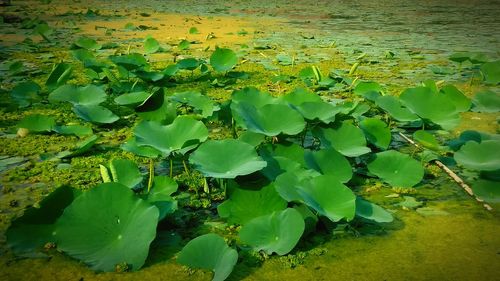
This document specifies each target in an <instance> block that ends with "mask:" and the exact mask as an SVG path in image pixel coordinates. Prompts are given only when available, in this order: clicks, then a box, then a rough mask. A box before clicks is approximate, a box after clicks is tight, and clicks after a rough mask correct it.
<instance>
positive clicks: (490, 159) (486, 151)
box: [454, 140, 500, 171]
mask: <svg viewBox="0 0 500 281" xmlns="http://www.w3.org/2000/svg"><path fill="white" fill-rule="evenodd" d="M454 158H455V161H457V163H458V164H460V165H462V166H464V167H465V168H467V169H471V170H478V171H494V170H499V169H500V141H498V140H485V141H482V142H481V143H477V142H475V141H468V142H467V143H466V144H464V145H463V146H462V147H461V148H460V150H458V151H457V152H456V153H455V155H454Z"/></svg>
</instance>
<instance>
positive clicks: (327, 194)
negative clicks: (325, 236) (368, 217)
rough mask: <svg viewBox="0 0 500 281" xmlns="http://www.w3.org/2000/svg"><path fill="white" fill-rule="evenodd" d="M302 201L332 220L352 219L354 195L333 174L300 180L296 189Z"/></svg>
mask: <svg viewBox="0 0 500 281" xmlns="http://www.w3.org/2000/svg"><path fill="white" fill-rule="evenodd" d="M297 192H298V194H299V195H300V196H301V198H302V201H303V202H304V203H305V204H306V205H307V206H309V207H311V208H313V209H314V210H316V211H317V212H318V213H319V214H320V215H323V216H325V217H327V218H328V219H330V220H331V221H333V222H337V221H339V220H341V219H346V220H352V219H353V218H354V214H355V211H356V204H355V201H356V196H355V195H354V193H353V192H352V190H351V189H350V188H348V187H347V186H345V185H343V184H342V183H340V182H339V181H338V180H337V179H336V178H335V177H334V176H330V175H321V176H317V177H314V178H311V179H306V180H304V181H302V182H301V186H300V187H299V188H298V189H297Z"/></svg>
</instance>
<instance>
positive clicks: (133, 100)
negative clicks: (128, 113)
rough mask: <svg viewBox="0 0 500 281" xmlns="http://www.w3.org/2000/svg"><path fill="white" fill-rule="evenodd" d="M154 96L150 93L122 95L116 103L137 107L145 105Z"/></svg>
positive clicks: (116, 99) (117, 98)
mask: <svg viewBox="0 0 500 281" xmlns="http://www.w3.org/2000/svg"><path fill="white" fill-rule="evenodd" d="M151 95H152V94H151V93H149V92H142V91H141V92H132V93H126V94H123V95H120V96H118V97H116V98H115V103H116V104H119V105H128V106H131V107H136V106H139V105H141V104H142V103H144V102H145V101H146V100H147V99H148V98H149V97H150V96H151Z"/></svg>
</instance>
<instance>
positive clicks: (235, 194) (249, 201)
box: [217, 184, 287, 225]
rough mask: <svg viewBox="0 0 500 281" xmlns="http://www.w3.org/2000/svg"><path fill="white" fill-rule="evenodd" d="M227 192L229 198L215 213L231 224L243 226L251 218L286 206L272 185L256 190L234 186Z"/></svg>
mask: <svg viewBox="0 0 500 281" xmlns="http://www.w3.org/2000/svg"><path fill="white" fill-rule="evenodd" d="M228 191H229V192H228V193H229V198H228V199H226V201H224V202H223V203H222V204H220V205H219V206H218V207H217V211H218V212H219V216H220V217H222V218H227V220H228V222H229V223H232V224H234V223H237V224H240V225H245V224H246V223H247V222H248V221H250V220H251V219H253V218H256V217H260V216H263V215H267V214H270V213H272V212H274V211H279V210H283V209H285V208H286V205H287V202H286V201H285V200H283V198H281V197H280V196H279V194H278V193H277V192H276V189H275V187H274V185H273V184H270V185H267V186H264V187H262V188H261V189H258V190H252V189H243V188H241V187H238V186H235V187H233V188H231V189H228Z"/></svg>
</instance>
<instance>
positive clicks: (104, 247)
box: [54, 183, 158, 271]
mask: <svg viewBox="0 0 500 281" xmlns="http://www.w3.org/2000/svg"><path fill="white" fill-rule="evenodd" d="M157 223H158V209H157V208H156V207H154V206H152V205H150V204H149V203H147V202H146V201H144V200H142V199H140V198H138V197H137V196H136V195H135V194H134V193H133V191H131V190H130V189H129V188H128V187H126V186H124V185H121V184H118V183H104V184H100V185H98V186H97V187H95V188H93V189H91V190H89V191H86V192H83V193H82V195H80V196H78V197H77V198H76V199H75V201H73V203H71V205H69V206H68V207H67V208H66V209H65V210H64V213H63V214H62V216H61V217H60V218H59V219H58V220H57V222H56V228H55V231H54V234H55V237H56V241H57V247H58V249H59V250H61V251H63V252H65V253H67V254H68V255H70V256H71V257H73V258H76V259H79V260H81V261H83V262H85V263H86V264H88V265H89V266H90V267H91V268H92V269H94V270H96V271H115V268H116V265H118V264H122V263H125V264H127V265H129V266H130V268H131V269H132V270H138V269H140V268H141V267H142V265H143V264H144V261H145V260H146V257H147V256H148V252H149V245H150V244H151V242H152V241H153V239H154V238H155V236H156V225H157Z"/></svg>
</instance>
